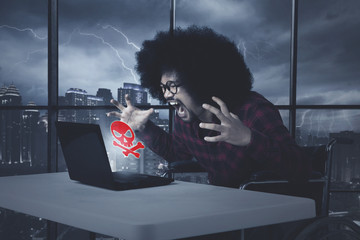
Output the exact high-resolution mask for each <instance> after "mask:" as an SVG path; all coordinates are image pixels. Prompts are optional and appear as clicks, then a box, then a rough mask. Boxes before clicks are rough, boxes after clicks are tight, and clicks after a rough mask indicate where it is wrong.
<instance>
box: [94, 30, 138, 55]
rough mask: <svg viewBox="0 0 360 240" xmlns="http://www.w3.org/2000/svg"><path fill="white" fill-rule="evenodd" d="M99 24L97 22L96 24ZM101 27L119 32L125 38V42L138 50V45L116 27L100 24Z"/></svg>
mask: <svg viewBox="0 0 360 240" xmlns="http://www.w3.org/2000/svg"><path fill="white" fill-rule="evenodd" d="M98 25H99V24H98ZM101 27H102V28H103V29H108V28H111V29H112V30H114V31H115V32H117V33H120V34H121V35H122V36H123V37H124V38H125V39H126V43H127V44H128V45H130V46H133V47H134V48H135V49H136V50H137V51H139V50H140V47H138V46H137V45H136V44H135V43H133V42H130V41H129V38H128V37H127V36H126V35H125V34H124V33H123V32H122V31H120V30H119V29H117V28H116V27H114V26H111V25H104V26H101Z"/></svg>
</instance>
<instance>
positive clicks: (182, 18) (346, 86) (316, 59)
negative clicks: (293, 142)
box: [0, 0, 360, 134]
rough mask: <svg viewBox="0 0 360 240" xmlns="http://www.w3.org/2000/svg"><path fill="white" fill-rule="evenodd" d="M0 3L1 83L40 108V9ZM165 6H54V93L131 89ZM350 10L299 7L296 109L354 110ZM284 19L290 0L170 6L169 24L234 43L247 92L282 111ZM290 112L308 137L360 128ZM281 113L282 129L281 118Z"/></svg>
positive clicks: (336, 115)
mask: <svg viewBox="0 0 360 240" xmlns="http://www.w3.org/2000/svg"><path fill="white" fill-rule="evenodd" d="M0 5H1V8H0V13H1V14H0V34H1V39H2V41H1V44H0V50H1V51H2V56H1V57H0V85H1V86H3V85H4V84H5V85H9V84H11V83H15V84H16V85H17V86H18V88H19V89H20V91H21V92H22V96H23V103H24V105H25V104H26V103H27V102H29V101H33V102H35V103H36V105H38V106H42V105H46V104H47V25H46V22H47V6H46V3H45V2H42V1H38V2H35V3H34V4H29V3H26V2H23V1H19V0H13V1H9V0H6V1H2V3H1V4H0ZM80 8H81V9H82V10H83V11H82V13H81V14H78V13H77V12H74V11H72V9H80ZM99 9H101V11H99ZM169 9H170V1H161V2H159V1H154V0H151V1H143V0H138V1H128V0H122V1H108V2H107V4H103V3H102V2H101V1H98V0H92V1H86V2H85V1H76V2H72V1H66V0H64V1H60V2H59V95H62V93H65V91H66V90H67V89H69V88H82V89H85V90H86V91H87V92H89V93H92V94H95V93H96V90H97V89H98V88H99V87H100V86H99V85H100V84H101V87H103V88H107V89H111V91H112V92H113V93H116V90H117V88H118V87H119V86H121V85H122V84H123V83H124V82H131V83H138V82H139V80H138V76H137V74H136V72H135V71H134V66H135V64H136V61H135V54H136V52H137V51H138V50H139V49H140V48H141V44H142V42H143V41H144V40H145V39H151V38H153V37H154V35H155V34H156V32H157V31H159V30H165V31H167V30H168V29H169V17H170V15H169ZM359 9H360V2H358V1H355V0H349V1H346V2H341V1H335V0H334V1H330V2H329V1H325V0H316V1H311V2H310V1H309V2H306V1H301V2H300V3H299V29H298V40H299V41H298V51H299V53H298V71H297V72H298V76H297V79H298V87H297V97H298V99H297V104H305V105H306V104H314V105H318V104H319V105H321V104H330V105H336V104H342V105H348V104H349V105H351V104H359V103H360V89H359V87H358V83H359V81H360V79H359V78H360V72H359V69H358V67H357V64H356V63H357V62H359V56H360V53H359V48H358V47H357V42H358V40H360V33H359V32H358V31H352V29H357V28H358V27H359V25H360V17H359V16H358V14H356V13H357V12H358V10H359ZM17 16H21V18H20V17H17ZM139 16H141V17H140V18H139ZM290 19H291V2H290V1H289V2H286V3H283V2H282V1H271V2H270V1H242V0H237V1H234V0H225V1H222V2H221V4H220V3H219V1H218V0H207V1H203V0H197V1H188V0H181V1H180V0H179V1H176V26H179V27H186V26H189V25H191V24H197V25H207V26H209V27H211V28H213V29H214V30H215V31H217V32H219V33H221V34H224V35H225V36H227V37H229V38H230V39H231V40H233V41H234V43H236V44H237V46H238V49H239V51H240V52H241V53H242V54H243V55H244V57H245V59H246V62H247V64H248V65H249V67H250V70H251V71H252V72H253V75H254V79H255V81H254V90H255V91H258V92H259V93H261V94H263V95H264V96H265V97H267V98H268V99H269V100H270V101H271V102H273V103H274V104H279V105H288V104H289V78H290V62H289V59H290V32H291V26H290V25H291V24H290ZM150 102H151V103H153V104H156V103H157V102H156V101H152V100H151V101H150ZM297 113H298V116H297V123H296V125H297V126H300V127H302V128H303V129H304V130H308V131H310V132H312V133H313V134H316V133H317V132H318V133H320V132H331V131H342V130H349V131H360V110H359V109H354V110H341V109H340V110H333V109H328V110H316V109H315V110H311V109H305V110H302V109H299V110H298V111H297ZM281 114H282V116H283V119H284V122H285V123H287V119H288V112H287V111H286V110H282V111H281Z"/></svg>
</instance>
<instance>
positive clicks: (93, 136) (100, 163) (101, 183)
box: [55, 121, 174, 190]
mask: <svg viewBox="0 0 360 240" xmlns="http://www.w3.org/2000/svg"><path fill="white" fill-rule="evenodd" d="M55 126H56V130H57V135H58V137H59V140H60V144H61V148H62V151H63V154H64V158H65V162H66V166H67V168H68V173H69V177H70V179H72V180H75V181H78V182H80V183H83V184H87V185H91V186H95V187H100V188H106V189H111V190H129V189H137V188H147V187H155V186H163V185H167V184H170V183H171V182H173V181H174V180H173V179H171V178H165V177H160V176H153V175H147V174H139V173H132V172H122V171H121V172H112V171H111V167H110V163H109V159H108V155H107V152H106V148H105V144H104V140H103V137H102V134H101V129H100V126H99V125H96V124H85V123H73V122H61V121H57V122H55Z"/></svg>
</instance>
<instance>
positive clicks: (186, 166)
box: [168, 161, 205, 173]
mask: <svg viewBox="0 0 360 240" xmlns="http://www.w3.org/2000/svg"><path fill="white" fill-rule="evenodd" d="M168 167H169V172H171V173H189V172H205V169H204V168H203V167H201V166H200V164H199V163H197V162H195V161H177V162H172V163H169V166H168Z"/></svg>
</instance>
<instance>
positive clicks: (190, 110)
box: [160, 72, 205, 122]
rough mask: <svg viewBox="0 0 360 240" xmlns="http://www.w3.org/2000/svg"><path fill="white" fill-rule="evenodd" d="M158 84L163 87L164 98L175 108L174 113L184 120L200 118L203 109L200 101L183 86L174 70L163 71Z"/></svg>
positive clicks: (189, 120)
mask: <svg viewBox="0 0 360 240" xmlns="http://www.w3.org/2000/svg"><path fill="white" fill-rule="evenodd" d="M160 85H161V86H162V88H163V93H164V98H165V99H166V100H167V102H168V103H169V104H170V105H171V106H173V107H174V108H175V109H176V114H177V115H178V117H180V118H181V119H182V120H183V121H184V122H191V121H193V120H194V119H196V118H199V119H201V117H202V116H203V115H204V112H205V110H204V109H203V108H202V107H201V103H196V102H195V100H194V98H193V97H192V96H191V95H190V94H189V92H188V91H187V90H186V89H185V88H184V86H183V85H182V83H181V81H180V80H179V79H178V77H177V74H176V72H167V73H164V74H163V75H162V77H161V83H160ZM166 86H168V87H166Z"/></svg>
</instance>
